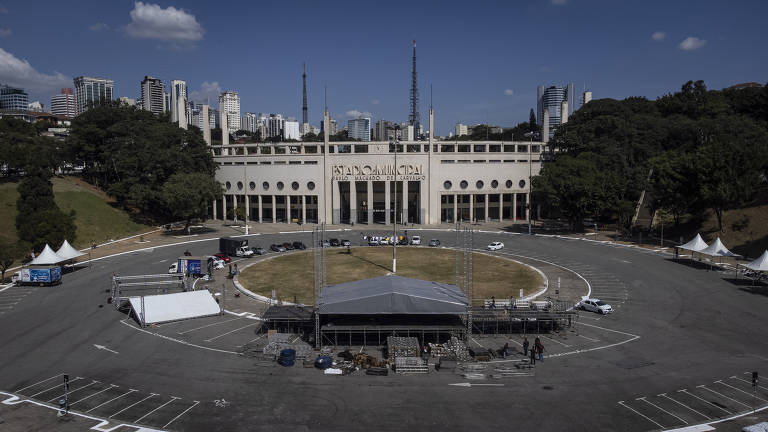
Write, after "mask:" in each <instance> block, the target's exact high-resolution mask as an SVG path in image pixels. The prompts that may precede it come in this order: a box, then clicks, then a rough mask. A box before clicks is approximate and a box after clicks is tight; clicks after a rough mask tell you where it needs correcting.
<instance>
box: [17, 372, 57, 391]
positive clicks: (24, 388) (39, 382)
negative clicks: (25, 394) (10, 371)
mask: <svg viewBox="0 0 768 432" xmlns="http://www.w3.org/2000/svg"><path fill="white" fill-rule="evenodd" d="M63 375H64V374H63V373H60V374H58V375H56V376H52V377H50V378H46V379H44V380H42V381H38V382H36V383H34V384H32V385H28V386H26V387H23V388H20V389H18V390H16V393H19V392H21V391H23V390H26V389H28V388H30V387H34V386H36V385H38V384H42V383H44V382H46V381H50V380H52V379H54V378H58V377H60V376H63Z"/></svg>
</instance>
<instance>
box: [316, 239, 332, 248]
mask: <svg viewBox="0 0 768 432" xmlns="http://www.w3.org/2000/svg"><path fill="white" fill-rule="evenodd" d="M318 244H319V245H320V246H322V247H324V248H327V247H331V242H329V241H328V240H323V241H322V242H320V243H318Z"/></svg>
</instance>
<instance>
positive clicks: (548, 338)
mask: <svg viewBox="0 0 768 432" xmlns="http://www.w3.org/2000/svg"><path fill="white" fill-rule="evenodd" d="M541 337H543V338H544V339H547V340H551V341H552V342H555V343H559V344H560V345H562V346H564V347H566V348H570V347H571V346H570V345H568V344H566V343H562V342H560V341H558V340H555V339H552V338H550V337H546V336H544V335H541Z"/></svg>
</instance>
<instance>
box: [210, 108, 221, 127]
mask: <svg viewBox="0 0 768 432" xmlns="http://www.w3.org/2000/svg"><path fill="white" fill-rule="evenodd" d="M208 124H210V125H211V129H216V128H220V127H221V123H220V121H219V110H217V109H213V108H209V109H208Z"/></svg>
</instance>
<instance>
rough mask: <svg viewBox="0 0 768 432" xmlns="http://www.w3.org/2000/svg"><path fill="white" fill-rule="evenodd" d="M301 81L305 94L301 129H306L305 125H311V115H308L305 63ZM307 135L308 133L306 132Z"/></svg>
mask: <svg viewBox="0 0 768 432" xmlns="http://www.w3.org/2000/svg"><path fill="white" fill-rule="evenodd" d="M301 79H302V81H303V83H304V93H303V97H302V105H301V127H302V129H303V128H304V125H305V124H307V123H309V115H308V114H307V64H306V63H304V73H303V74H302V75H301ZM304 132H305V133H306V132H308V131H304Z"/></svg>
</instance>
